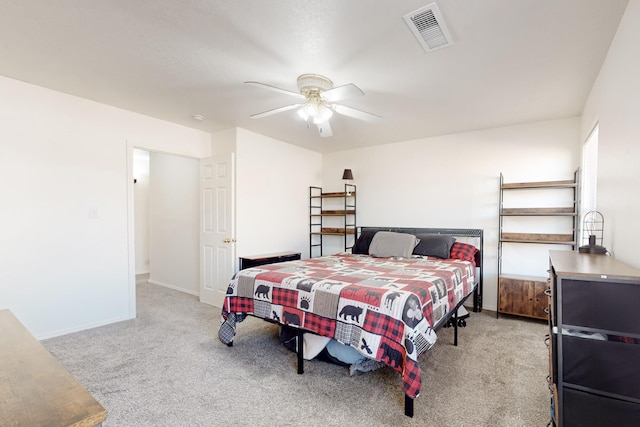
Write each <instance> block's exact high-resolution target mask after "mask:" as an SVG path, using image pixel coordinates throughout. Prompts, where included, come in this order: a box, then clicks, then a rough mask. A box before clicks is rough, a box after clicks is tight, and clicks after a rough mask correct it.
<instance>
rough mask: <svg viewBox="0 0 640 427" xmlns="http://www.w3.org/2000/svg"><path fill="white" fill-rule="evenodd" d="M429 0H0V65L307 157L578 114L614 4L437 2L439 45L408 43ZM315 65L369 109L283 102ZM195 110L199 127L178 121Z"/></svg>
mask: <svg viewBox="0 0 640 427" xmlns="http://www.w3.org/2000/svg"><path fill="white" fill-rule="evenodd" d="M429 3H431V0H418V1H416V0H403V1H383V0H377V1H372V0H307V1H304V0H269V1H266V0H252V1H250V0H235V1H233V0H190V1H187V0H181V1H179V0H163V1H157V0H136V1H131V0H47V1H42V0H0V75H4V76H6V77H10V78H14V79H18V80H22V81H25V82H29V83H33V84H36V85H39V86H44V87H48V88H51V89H55V90H58V91H61V92H66V93H69V94H73V95H77V96H80V97H83V98H88V99H92V100H95V101H99V102H102V103H105V104H110V105H113V106H117V107H120V108H124V109H127V110H131V111H135V112H139V113H142V114H145V115H148V116H152V117H157V118H160V119H164V120H168V121H171V122H175V123H179V124H183V125H186V126H189V127H194V128H197V129H202V130H205V131H212V132H213V131H217V130H222V129H227V128H230V127H235V126H238V127H242V128H245V129H249V130H252V131H254V132H258V133H261V134H264V135H268V136H271V137H273V138H277V139H279V140H282V141H286V142H290V143H292V144H297V145H300V146H303V147H306V148H310V149H312V150H316V151H319V152H328V151H335V150H341V149H347V148H354V147H362V146H367V145H374V144H382V143H388V142H396V141H405V140H411V139H417V138H424V137H430V136H436V135H443V134H450V133H458V132H464V131H470V130H476V129H484V128H490V127H496V126H504V125H509V124H514V123H521V122H529V121H538V120H547V119H555V118H563V117H574V116H578V115H580V114H581V112H582V108H583V105H584V103H585V101H586V98H587V96H588V94H589V90H590V89H591V86H592V85H593V82H594V80H595V78H596V76H597V74H598V72H599V70H600V67H601V65H602V62H603V60H604V58H605V55H606V53H607V50H608V47H609V45H610V43H611V40H612V38H613V36H614V35H615V31H616V29H617V27H618V24H619V22H620V19H621V16H622V14H623V13H624V9H625V7H626V4H627V0H607V1H602V0H437V5H438V7H439V9H440V12H441V13H442V15H443V18H444V20H445V23H446V25H447V26H448V28H449V31H450V32H451V34H452V37H453V39H454V42H455V44H453V45H452V46H450V47H446V48H443V49H439V50H436V51H432V52H429V53H427V52H425V51H424V50H423V49H422V47H421V46H420V45H419V43H418V42H417V40H416V39H415V38H414V36H413V34H412V33H411V31H410V30H409V28H408V26H407V25H406V23H405V22H404V20H403V18H402V17H403V15H405V14H406V13H408V12H412V11H414V10H416V9H418V8H420V7H422V6H425V5H427V4H429ZM303 73H318V74H323V75H326V76H327V77H329V78H331V79H332V80H333V82H334V84H335V85H336V86H339V85H343V84H346V83H355V84H356V85H357V86H359V87H360V88H361V89H362V90H363V91H364V92H365V94H366V95H365V96H364V97H359V98H354V99H347V100H344V101H343V104H345V105H348V106H351V107H354V108H358V109H362V110H365V111H369V112H372V113H375V114H377V115H380V116H383V117H384V120H382V121H380V122H379V123H367V122H362V121H359V120H356V119H353V118H349V117H345V116H339V115H337V114H336V115H334V117H333V118H332V119H331V126H332V128H333V134H334V136H333V137H331V138H320V136H319V135H318V132H317V130H316V129H315V128H313V127H312V128H311V129H307V127H306V123H305V122H304V121H302V120H301V119H300V118H299V117H298V116H297V115H296V113H295V111H294V110H291V111H287V112H284V113H281V114H278V115H274V116H270V117H266V118H262V119H251V118H250V117H249V116H250V115H251V114H254V113H258V112H262V111H264V110H269V109H271V108H276V107H280V106H283V105H287V104H290V103H292V101H294V102H295V101H296V100H295V99H293V98H291V97H289V96H287V95H284V94H280V93H276V92H271V91H267V90H264V89H260V88H257V87H254V86H249V85H245V84H243V82H244V81H249V80H257V81H260V82H263V83H267V84H270V85H274V86H278V87H281V88H284V89H288V90H292V91H297V88H296V78H297V76H298V75H300V74H303ZM193 114H201V115H204V116H205V117H206V120H205V121H203V122H198V121H195V120H194V119H193V118H192V117H191V116H192V115H193Z"/></svg>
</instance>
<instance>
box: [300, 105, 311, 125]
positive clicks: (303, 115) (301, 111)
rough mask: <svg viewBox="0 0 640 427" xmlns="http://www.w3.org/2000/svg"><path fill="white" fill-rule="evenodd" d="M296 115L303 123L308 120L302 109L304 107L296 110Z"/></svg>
mask: <svg viewBox="0 0 640 427" xmlns="http://www.w3.org/2000/svg"><path fill="white" fill-rule="evenodd" d="M298 115H299V116H300V118H301V119H302V120H304V121H305V122H306V121H308V120H309V115H308V114H307V112H306V111H305V109H304V106H302V107H300V108H299V109H298Z"/></svg>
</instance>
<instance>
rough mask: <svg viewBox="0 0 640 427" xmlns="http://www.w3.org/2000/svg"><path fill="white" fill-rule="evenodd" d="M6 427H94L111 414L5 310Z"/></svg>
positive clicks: (1, 358)
mask: <svg viewBox="0 0 640 427" xmlns="http://www.w3.org/2000/svg"><path fill="white" fill-rule="evenodd" d="M0 379H2V381H0V426H74V427H89V426H94V425H96V424H99V423H101V422H103V421H104V420H105V419H106V417H107V412H106V411H105V409H104V408H103V407H102V406H101V405H100V404H99V403H98V402H97V401H96V400H95V399H94V398H93V397H92V396H91V394H89V392H88V391H87V390H86V389H85V388H84V387H83V386H82V385H81V384H80V383H79V382H78V381H76V380H75V378H73V376H72V375H71V374H70V373H69V372H68V371H67V370H66V369H65V368H64V367H63V366H62V364H61V363H60V362H58V361H57V360H56V359H55V358H54V357H53V356H52V355H51V353H49V352H48V351H47V349H46V348H44V346H43V345H42V344H40V343H39V342H38V341H37V340H36V339H35V338H34V337H33V335H31V333H30V332H29V331H28V330H27V329H26V328H25V327H24V326H23V325H22V324H21V323H20V322H19V321H18V319H16V318H15V317H14V315H13V314H12V313H11V312H10V311H9V310H0Z"/></svg>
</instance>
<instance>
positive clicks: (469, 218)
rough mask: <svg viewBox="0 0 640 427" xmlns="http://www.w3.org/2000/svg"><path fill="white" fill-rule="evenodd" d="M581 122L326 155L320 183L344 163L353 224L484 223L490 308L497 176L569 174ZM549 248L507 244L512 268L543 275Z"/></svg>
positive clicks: (337, 183)
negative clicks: (352, 189)
mask: <svg viewBox="0 0 640 427" xmlns="http://www.w3.org/2000/svg"><path fill="white" fill-rule="evenodd" d="M579 125H580V120H579V119H578V118H572V119H564V120H553V121H546V122H539V123H528V124H522V125H515V126H509V127H503V128H494V129H488V130H481V131H475V132H468V133H462V134H455V135H446V136H441V137H434V138H426V139H420V140H415V141H408V142H401V143H396V144H387V145H382V146H377V147H369V148H361V149H356V150H348V151H341V152H335V153H329V154H325V155H324V156H323V172H322V177H323V179H322V182H323V183H324V187H325V191H340V190H341V189H342V188H343V187H342V185H343V183H342V180H341V178H342V171H343V169H345V168H350V169H352V171H353V174H354V181H355V183H356V185H357V186H358V191H357V195H358V198H357V203H358V207H357V215H358V225H363V226H404V227H412V226H413V227H455V228H482V229H484V232H485V241H484V249H485V253H484V263H485V270H484V272H485V275H484V307H485V308H487V309H491V310H495V309H496V289H497V278H496V273H497V248H498V243H497V237H498V203H499V191H498V188H499V174H500V172H502V173H503V174H504V175H505V182H521V181H546V180H559V179H571V178H573V172H574V170H575V169H576V168H577V167H578V165H579V158H580V157H579V152H578V148H579V144H578V141H579V132H580V129H579ZM337 244H338V245H341V244H342V240H340V241H337ZM341 249H342V248H340V247H337V248H334V250H333V251H339V250H341ZM548 249H549V247H547V246H546V245H528V246H527V247H521V248H515V249H513V250H515V251H516V255H517V257H518V259H519V260H520V262H521V265H520V264H519V265H517V266H514V269H517V270H518V271H511V272H512V273H516V272H518V273H520V274H531V275H537V276H545V275H546V274H547V273H546V270H547V268H548V267H547V265H548V253H547V251H548ZM552 249H553V247H552ZM326 252H327V253H331V252H332V250H331V249H330V250H329V251H326ZM525 260H526V261H525ZM505 271H506V270H505Z"/></svg>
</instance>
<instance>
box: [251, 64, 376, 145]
mask: <svg viewBox="0 0 640 427" xmlns="http://www.w3.org/2000/svg"><path fill="white" fill-rule="evenodd" d="M245 83H246V84H248V85H252V86H257V87H261V88H263V89H268V90H272V91H275V92H279V93H284V94H285V95H290V96H294V97H296V98H298V99H299V100H300V102H299V103H297V104H290V105H285V106H284V107H278V108H274V109H272V110H267V111H264V112H262V113H257V114H253V115H251V116H250V117H251V118H253V119H260V118H262V117H267V116H270V115H272V114H277V113H282V112H284V111H289V110H293V109H296V108H297V109H298V115H299V116H300V117H301V118H302V119H303V120H305V121H306V122H307V126H310V125H311V123H314V124H315V125H316V126H317V127H318V131H319V132H320V136H322V137H329V136H332V135H333V132H332V131H331V126H330V125H329V119H330V118H331V116H332V115H333V113H334V111H335V112H336V113H338V114H342V115H345V116H348V117H353V118H355V119H359V120H364V121H369V122H373V121H376V120H380V119H381V118H382V117H380V116H377V115H375V114H371V113H367V112H366V111H362V110H358V109H355V108H352V107H347V106H346V105H342V104H337V103H336V102H337V101H340V100H342V99H346V98H350V97H355V96H363V95H364V92H363V91H362V90H361V89H360V88H359V87H358V86H356V85H354V84H353V83H348V84H346V85H342V86H337V87H333V82H332V81H331V80H329V79H328V78H326V77H324V76H321V75H319V74H302V75H301V76H299V77H298V92H292V91H290V90H287V89H281V88H279V87H276V86H271V85H268V84H265V83H260V82H245Z"/></svg>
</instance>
